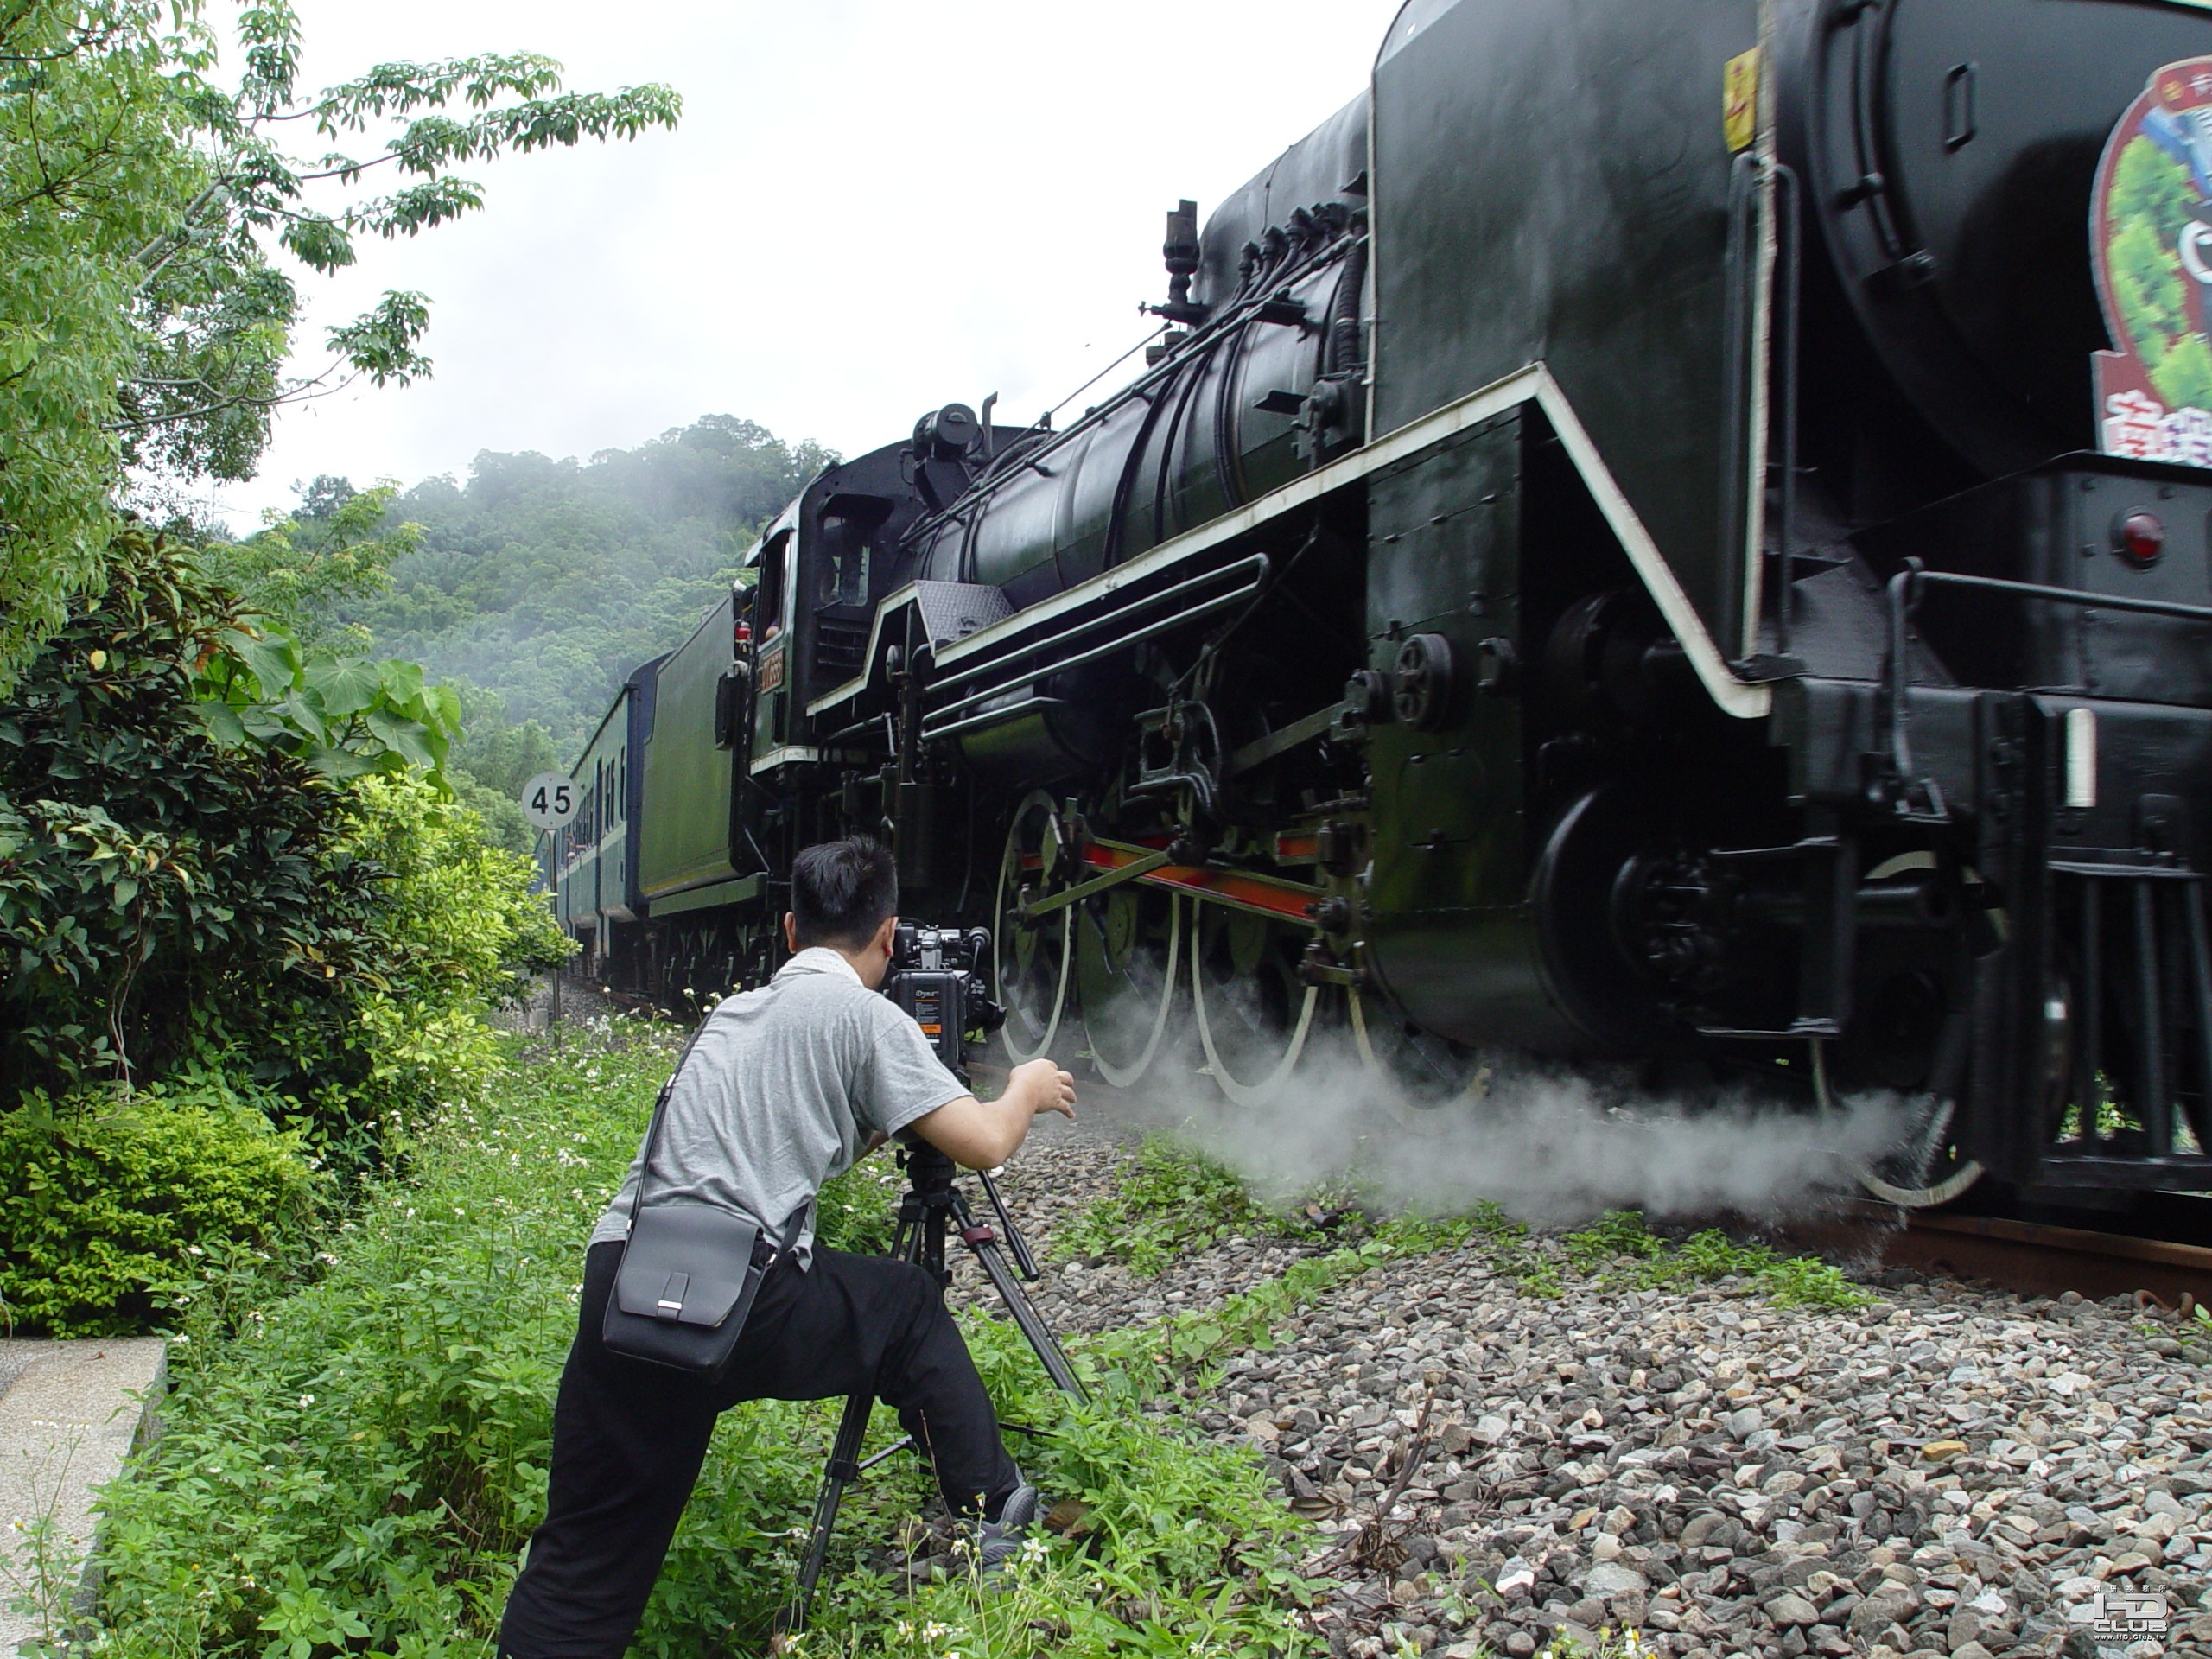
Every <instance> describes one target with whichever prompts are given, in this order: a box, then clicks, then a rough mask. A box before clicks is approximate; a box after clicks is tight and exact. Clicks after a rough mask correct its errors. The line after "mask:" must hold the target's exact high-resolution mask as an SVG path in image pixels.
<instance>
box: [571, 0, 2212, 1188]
mask: <svg viewBox="0 0 2212 1659" xmlns="http://www.w3.org/2000/svg"><path fill="white" fill-rule="evenodd" d="M2192 60H2202V61H2196V62H2192ZM2207 106H2212V14H2208V12H2207V11H2206V10H2204V9H2203V8H2202V6H2200V5H2197V4H2193V3H2182V0H1651V3H1648V4H1643V5H1637V6H1622V5H1618V4H1614V3H1609V0H1546V3H1542V4H1533V5H1532V4H1528V3H1517V0H1409V3H1408V4H1407V5H1406V6H1405V8H1404V10H1402V12H1401V13H1400V15H1399V16H1398V17H1397V19H1396V21H1395V23H1394V24H1393V26H1392V27H1391V29H1390V30H1389V35H1388V36H1387V38H1386V39H1385V40H1384V41H1383V45H1382V48H1381V50H1380V52H1379V54H1377V57H1376V62H1375V67H1374V72H1373V75H1372V78H1371V80H1370V86H1369V90H1368V92H1366V93H1365V94H1364V95H1363V96H1362V97H1361V98H1360V99H1357V100H1356V101H1355V102H1354V103H1352V104H1351V105H1348V106H1347V107H1346V108H1345V109H1344V110H1343V111H1340V112H1339V113H1338V115H1336V116H1335V117H1333V118H1331V119H1330V120H1329V121H1327V122H1326V123H1325V124H1323V125H1322V126H1321V127H1319V129H1318V130H1315V131H1314V132H1313V133H1311V134H1310V135H1308V136H1307V137H1306V138H1304V139H1302V140H1301V141H1300V142H1299V143H1297V144H1295V145H1294V146H1293V147H1292V148H1291V149H1288V150H1287V151H1286V152H1285V153H1284V154H1283V155H1282V156H1281V157H1280V158H1279V159H1277V160H1276V161H1275V162H1274V163H1273V164H1272V165H1271V166H1270V167H1268V168H1267V169H1266V170H1265V171H1264V172H1262V173H1261V174H1260V175H1258V176H1257V177H1256V178H1255V179H1254V180H1252V181H1251V182H1250V183H1249V184H1248V185H1246V186H1245V187H1244V188H1243V189H1242V190H1241V191H1239V192H1238V193H1237V194H1236V195H1234V196H1233V197H1231V198H1230V200H1228V201H1226V202H1224V203H1223V204H1222V205H1221V206H1220V207H1219V208H1217V210H1216V211H1215V212H1214V213H1213V214H1212V216H1211V219H1209V220H1208V221H1207V222H1206V224H1205V227H1204V230H1203V232H1201V231H1200V230H1199V228H1198V224H1197V219H1196V213H1195V209H1194V208H1193V207H1192V204H1190V203H1187V202H1186V203H1184V204H1183V205H1182V207H1180V208H1179V210H1178V211H1176V212H1175V213H1171V214H1170V215H1169V218H1168V238H1167V243H1166V250H1165V253H1166V265H1167V270H1168V273H1169V279H1170V280H1169V297H1168V299H1167V300H1166V302H1164V303H1162V304H1160V305H1157V306H1154V308H1153V309H1154V311H1155V312H1156V313H1157V314H1158V315H1160V317H1161V318H1162V319H1163V320H1164V321H1165V324H1166V327H1165V329H1164V331H1163V332H1162V334H1160V337H1159V339H1158V340H1157V341H1156V342H1155V343H1154V346H1152V348H1151V349H1150V352H1149V353H1148V361H1147V369H1146V371H1145V372H1144V373H1143V374H1141V376H1139V377H1137V378H1135V380H1134V382H1133V383H1132V384H1131V385H1128V387H1127V388H1125V389H1124V390H1122V391H1118V392H1116V393H1115V394H1114V395H1112V396H1110V397H1107V398H1106V399H1105V400H1104V401H1103V402H1102V403H1100V404H1098V405H1097V406H1096V407H1095V408H1092V409H1090V410H1086V411H1085V412H1084V414H1083V416H1081V418H1079V419H1077V420H1075V421H1073V422H1071V423H1068V424H1066V425H1065V426H1064V427H1061V428H1058V429H1055V428H1053V427H1052V425H1051V424H1050V422H1049V421H1046V422H1041V423H1039V424H1037V425H1034V426H1029V427H1015V426H1009V425H1007V424H1004V423H993V422H992V421H991V419H990V414H991V404H990V403H989V402H988V401H987V402H986V403H985V404H984V407H983V411H982V416H980V417H979V416H977V415H976V412H975V411H973V410H970V409H969V408H968V407H966V406H964V405H962V404H950V405H947V406H946V407H945V408H944V409H942V410H938V411H937V412H935V413H934V414H931V415H930V416H925V418H924V419H923V420H922V421H921V422H920V423H918V425H917V426H916V427H915V429H914V431H913V433H912V435H911V437H909V438H907V439H904V440H902V441H900V442H896V443H892V444H888V445H886V446H885V447H884V448H880V449H878V450H875V451H874V452H873V453H871V454H865V455H861V456H860V457H858V458H856V459H855V460H851V461H845V462H843V463H842V464H840V465H837V466H835V467H830V468H829V470H828V471H826V472H825V473H823V475H822V476H821V477H819V478H817V480H815V481H814V482H813V483H812V484H810V486H808V487H807V488H806V490H805V491H804V493H802V494H801V495H800V497H799V498H798V500H796V501H795V502H793V503H792V504H791V506H790V507H789V509H788V510H787V511H785V512H784V513H783V515H782V516H781V517H780V518H778V519H777V520H776V521H775V523H774V524H772V525H771V526H770V527H769V529H768V531H766V534H765V535H764V536H763V537H762V538H761V540H760V543H759V544H758V546H757V548H756V549H755V550H754V551H753V554H752V555H751V556H750V564H751V569H750V570H749V571H748V572H747V581H746V582H744V583H742V584H741V585H740V586H739V587H738V588H736V589H735V590H734V592H733V593H732V594H729V595H728V597H727V598H726V599H725V600H723V601H721V603H720V604H718V605H717V606H716V607H715V609H714V610H713V611H712V612H711V613H709V615H708V616H707V617H706V618H705V619H704V620H702V622H701V623H700V625H699V626H698V628H697V630H696V632H694V633H693V634H692V635H691V636H690V639H686V640H684V641H683V643H682V644H680V645H677V647H676V648H675V649H674V650H673V651H671V652H669V653H668V654H667V655H666V656H664V657H662V658H658V659H656V660H655V661H653V662H652V663H649V664H645V666H643V667H642V668H640V669H639V671H637V672H636V673H635V674H634V675H633V676H632V677H631V678H630V680H629V682H628V683H627V684H626V687H625V688H624V690H623V692H622V694H621V696H620V698H619V699H618V701H617V702H616V704H615V706H614V707H613V709H612V710H610V712H609V714H608V715H607V721H606V723H605V724H604V725H603V726H602V728H601V731H600V733H599V734H598V735H597V736H596V737H595V738H594V741H593V744H592V746H591V749H590V750H589V752H588V755H587V775H586V777H585V778H584V779H583V781H584V783H585V785H586V787H587V797H586V798H587V803H588V804H587V806H586V809H585V812H584V815H583V817H582V818H580V819H579V821H578V823H577V824H576V825H575V826H574V827H573V828H572V829H571V830H569V832H566V833H565V834H564V836H563V837H562V838H561V840H560V842H559V845H558V847H557V849H556V854H555V862H556V864H557V865H558V877H559V904H560V908H561V914H562V916H563V919H564V920H565V921H566V922H567V923H568V924H569V925H570V926H571V928H572V929H573V930H574V931H576V932H577V933H578V934H579V936H580V937H582V938H585V939H586V940H587V941H588V944H589V948H590V950H591V951H592V952H593V957H592V963H593V965H594V967H595V968H596V969H598V971H599V972H600V973H601V976H603V977H606V978H608V979H611V980H612V981H613V982H617V983H621V984H626V985H628V986H631V987H632V988H639V989H644V990H646V991H649V992H651V993H652V994H654V995H658V996H659V997H661V998H662V999H664V1000H669V1001H677V1000H681V999H682V998H683V996H684V995H687V994H689V995H706V994H707V993H709V992H710V991H713V990H716V989H721V988H729V987H733V986H738V985H742V984H747V983H752V982H758V981H759V980H760V978H761V977H763V976H765V975H766V974H767V973H768V972H769V971H771V970H772V968H773V966H774V965H775V963H776V962H777V960H778V959H779V951H780V950H781V945H780V940H779V934H778V929H777V927H776V918H777V917H778V916H779V913H780V912H781V910H782V908H783V882H784V876H785V871H786V870H787V869H788V868H789V863H790V860H791V856H792V855H793V854H794V853H795V852H796V851H797V850H798V849H799V848H800V847H802V846H803V845H804V844H806V843H808V842H811V841H814V840H817V839H819V838H822V837H825V836H832V835H836V834H839V833H843V832H846V831H849V830H853V829H865V830H868V831H871V832H874V833H876V834H878V835H880V836H884V837H886V838H887V839H888V840H889V841H890V842H893V844H894V845H895V848H896V850H897V855H898V858H899V868H900V874H901V878H902V880H903V881H904V883H905V884H906V890H907V893H908V894H909V897H908V898H907V899H906V908H907V909H908V910H910V911H912V912H915V913H917V914H922V915H926V916H928V917H929V918H931V920H933V921H935V922H938V923H939V924H940V925H955V924H958V925H968V924H970V923H981V924H982V925H986V926H988V927H990V928H991V929H992V930H993V931H994V934H995V938H996V940H997V963H996V981H997V986H998V994H999V995H1000V997H1001V1001H1004V1002H1005V1003H1006V1004H1007V1008H1008V1011H1009V1020H1008V1022H1007V1027H1006V1031H1005V1040H1006V1043H1007V1048H1008V1050H1009V1052H1011V1053H1012V1054H1013V1055H1014V1057H1015V1058H1027V1057H1028V1056H1030V1055H1032V1054H1034V1053H1039V1052H1045V1051H1046V1050H1047V1049H1055V1050H1057V1051H1058V1052H1061V1053H1063V1054H1072V1053H1076V1052H1081V1053H1082V1054H1084V1056H1085V1057H1086V1058H1089V1059H1090V1062H1091V1063H1092V1064H1093V1065H1095V1067H1096V1070H1097V1071H1098V1072H1099V1073H1101V1074H1102V1075H1103V1076H1104V1077H1106V1078H1108V1079H1109V1081H1111V1082H1114V1083H1116V1084H1128V1083H1132V1082H1134V1081H1135V1079H1137V1078H1138V1077H1141V1076H1142V1075H1143V1074H1144V1073H1145V1071H1147V1068H1148V1067H1149V1066H1152V1065H1155V1064H1157V1063H1159V1060H1160V1056H1161V1055H1162V1054H1164V1053H1166V1052H1168V1051H1169V1050H1170V1049H1171V1048H1172V1047H1173V1046H1175V1045H1176V1044H1178V1043H1179V1041H1181V1040H1182V1033H1185V1032H1186V1031H1189V1030H1191V1029H1192V1028H1193V1027H1194V1029H1195V1037H1196V1045H1195V1046H1196V1049H1197V1050H1198V1052H1202V1053H1203V1057H1204V1064H1205V1070H1206V1071H1208V1072H1209V1073H1210V1074H1211V1077H1213V1079H1214V1080H1215V1082H1216V1083H1217V1084H1218V1085H1219V1087H1220V1088H1221V1090H1223V1091H1224V1093H1226V1094H1227V1095H1228V1096H1230V1098H1231V1099H1232V1100H1235V1101H1238V1102H1241V1103H1252V1104H1255V1105H1259V1104H1263V1103H1264V1102H1265V1101H1266V1099H1267V1098H1268V1096H1269V1094H1270V1093H1271V1091H1272V1090H1274V1089H1275V1088H1277V1087H1279V1086H1281V1084H1283V1082H1284V1081H1285V1080H1286V1079H1287V1078H1288V1077H1292V1076H1294V1074H1295V1069H1296V1067H1297V1066H1298V1065H1299V1064H1300V1059H1301V1058H1302V1056H1303V1055H1304V1054H1305V1052H1306V1051H1308V1050H1309V1049H1310V1048H1311V1047H1312V1046H1313V1043H1314V1041H1315V1039H1317V1038H1318V1037H1319V1036H1320V1035H1321V1034H1323V1033H1334V1035H1335V1037H1336V1039H1338V1040H1341V1041H1344V1042H1348V1043H1350V1044H1351V1045H1352V1046H1356V1048H1357V1051H1358V1052H1360V1053H1361V1054H1363V1055H1364V1056H1366V1057H1367V1058H1368V1059H1369V1060H1370V1062H1371V1063H1372V1064H1373V1065H1376V1066H1377V1067H1379V1068H1386V1069H1388V1070H1389V1071H1392V1072H1394V1073H1395V1074H1396V1075H1397V1076H1398V1077H1400V1078H1401V1079H1403V1080H1407V1081H1408V1085H1409V1088H1410V1090H1411V1092H1413V1093H1414V1095H1416V1096H1429V1097H1433V1098H1436V1099H1439V1100H1444V1099H1449V1098H1452V1097H1453V1096H1455V1094H1456V1093H1457V1092H1458V1091H1459V1090H1461V1089H1462V1088H1463V1087H1464V1085H1465V1083H1466V1081H1467V1078H1468V1077H1469V1076H1470V1074H1471V1065H1470V1062H1471V1055H1472V1053H1473V1052H1474V1051H1475V1050H1476V1049H1477V1048H1478V1046H1491V1045H1510V1046H1516V1047H1517V1048H1520V1049H1522V1050H1525V1051H1533V1052H1538V1053H1541V1054H1548V1055H1554V1056H1560V1057H1565V1058H1570V1059H1581V1058H1605V1057H1611V1058H1627V1059H1631V1060H1637V1061H1640V1062H1643V1064H1644V1065H1647V1066H1648V1067H1649V1068H1650V1071H1651V1072H1652V1074H1653V1075H1654V1077H1656V1078H1661V1079H1664V1078H1673V1079H1675V1080H1677V1081H1680V1080H1683V1079H1697V1078H1712V1077H1741V1076H1745V1075H1748V1076H1751V1077H1764V1079H1766V1080H1767V1081H1768V1082H1769V1083H1770V1084H1773V1085H1775V1086H1777V1087H1781V1088H1787V1089H1790V1090H1796V1091H1798V1092H1799V1093H1800V1095H1801V1097H1804V1098H1807V1099H1808V1101H1809V1100H1817V1101H1819V1102H1820V1103H1827V1102H1828V1101H1829V1100H1831V1099H1833V1098H1834V1097H1835V1096H1841V1095H1844V1094H1848V1093H1852V1092H1853V1091H1859V1090H1872V1089H1886V1090H1897V1091H1900V1092H1902V1093H1903V1094H1904V1095H1906V1096H1910V1097H1911V1098H1913V1099H1915V1100H1918V1101H1922V1102H1924V1103H1926V1105H1925V1107H1924V1109H1923V1115H1922V1121H1921V1127H1920V1129H1919V1131H1918V1134H1919V1135H1920V1137H1921V1140H1922V1141H1923V1144H1922V1145H1920V1146H1918V1147H1914V1148H1912V1149H1910V1150H1911V1154H1912V1155H1911V1156H1910V1157H1909V1158H1908V1159H1906V1160H1905V1165H1904V1173H1894V1172H1893V1183H1895V1184H1901V1186H1902V1190H1901V1191H1894V1192H1893V1195H1894V1196H1897V1197H1898V1198H1900V1199H1901V1200H1902V1201H1908V1202H1914V1203H1929V1202H1936V1201H1941V1200H1942V1199H1944V1198H1949V1197H1951V1196H1953V1195H1954V1194H1955V1193H1957V1192H1960V1191H1961V1190H1963V1189H1964V1188H1965V1187H1966V1186H1967V1185H1970V1184H1971V1183H1972V1182H1973V1181H1974V1179H1976V1178H1977V1177H1978V1176H1980V1174H1982V1173H1987V1174H1989V1175H1990V1176H1992V1177H1993V1178H1994V1179H1993V1183H1992V1185H1993V1186H2001V1187H2004V1188H2009V1189H2010V1190H2012V1191H2016V1192H2018V1191H2041V1192H2050V1190H2052V1189H2064V1188H2073V1189H2107V1190H2109V1189H2149V1188H2153V1187H2160V1188H2168V1189H2183V1190H2196V1189H2204V1188H2212V1156H2208V1155H2207V1154H2208V1153H2212V947H2209V946H2208V943H2207V919H2206V912H2205V894H2204V890H2203V889H2204V883H2205V878H2206V874H2207V873H2208V872H2212V649H2208V648H2209V647H2212V549H2209V548H2208V536H2212V471H2207V470H2206V468H2207V467H2212V414H2207V413H2205V412H2204V406H2207V405H2212V353H2208V352H2207V351H2206V348H2205V311H2204V300H2203V295H2204V291H2205V287H2206V285H2207V284H2208V283H2212V269H2209V268H2208V262H2207V260H2206V259H2205V257H2203V252H2202V242H2212V204H2208V202H2207V200H2206V198H2207V197H2208V196H2212V171H2208V169H2207V168H2206V167H2205V166H2203V165H2202V164H2201V163H2202V162H2204V161H2207V160H2212V107H2207ZM2200 110H2201V111H2202V113H2201V114H2200ZM2146 146H2147V148H2146ZM2200 149H2201V150H2202V154H2201V155H2200ZM2200 238H2201V240H2200ZM2199 355H2202V358H2203V362H2202V368H2201V370H2200V369H2199V367H2198V365H2197V362H2196V359H2197V356H2199ZM2200 381H2201V382H2202V385H2203V390H2202V393H2201V394H2200V392H2199V391H2198V390H2197V387H2198V384H2199V382H2200ZM1393 1092H1395V1091H1389V1090H1385V1091H1378V1093H1385V1094H1387V1093H1393Z"/></svg>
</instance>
